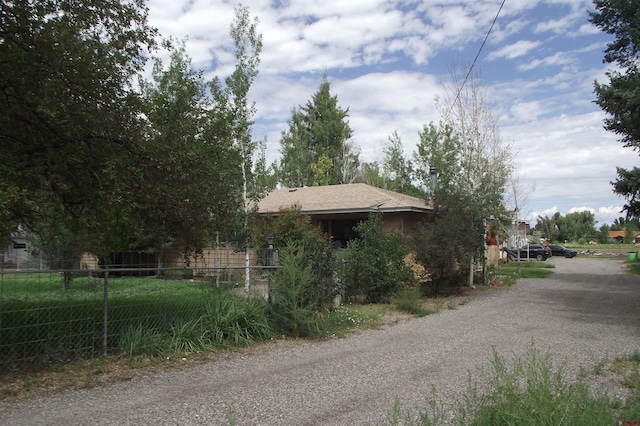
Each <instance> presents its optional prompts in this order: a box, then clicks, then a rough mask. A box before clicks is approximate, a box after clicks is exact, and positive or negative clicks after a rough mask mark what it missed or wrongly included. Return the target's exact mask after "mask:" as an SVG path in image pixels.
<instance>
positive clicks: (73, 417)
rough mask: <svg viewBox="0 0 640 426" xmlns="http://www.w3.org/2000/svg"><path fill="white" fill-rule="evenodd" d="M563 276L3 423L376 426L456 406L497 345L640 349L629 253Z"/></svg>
mask: <svg viewBox="0 0 640 426" xmlns="http://www.w3.org/2000/svg"><path fill="white" fill-rule="evenodd" d="M550 262H553V263H554V264H555V265H556V269H555V272H554V274H553V275H552V276H551V277H548V278H545V279H535V280H533V279H530V280H520V281H519V282H518V284H517V285H515V286H513V287H511V288H509V289H507V290H504V291H498V292H495V293H493V294H491V295H489V296H487V297H483V298H480V299H478V300H475V301H473V302H471V303H469V304H467V305H463V306H460V307H459V308H458V309H456V310H447V311H442V312H440V313H438V314H435V315H431V316H428V317H424V318H419V319H413V320H410V321H406V322H402V323H399V324H396V325H393V326H388V327H385V328H384V329H381V330H371V331H366V332H361V333H356V334H353V335H350V336H349V337H347V338H343V339H333V340H328V341H324V342H310V343H302V344H295V345H293V344H291V345H284V346H278V347H274V348H273V349H271V350H267V351H265V352H263V353H260V354H254V355H239V354H238V355H232V356H229V357H225V358H224V359H221V360H218V361H215V362H211V363H208V364H206V365H199V366H196V367H193V368H188V369H186V370H181V371H167V372H164V373H160V374H155V375H151V376H147V377H140V378H136V379H134V380H132V381H129V382H126V383H119V384H115V385H110V386H107V387H104V388H96V389H88V390H83V391H77V392H70V393H64V394H59V395H54V396H51V397H46V398H40V399H37V400H33V401H20V402H2V403H0V423H2V424H4V425H44V424H50V425H60V424H65V425H88V424H96V425H133V424H135V425H187V424H193V425H223V424H229V423H230V422H229V417H231V418H233V419H234V423H235V424H237V425H373V424H384V421H385V418H386V416H387V415H388V414H389V413H390V411H391V410H392V408H393V404H394V401H395V400H396V398H397V399H398V400H399V401H400V402H401V404H402V406H403V408H404V409H406V410H415V411H417V410H421V409H423V408H424V407H425V406H426V401H427V398H428V397H429V394H430V391H431V390H432V389H435V390H436V392H437V394H438V397H439V399H440V400H441V401H443V402H445V403H446V404H447V405H448V406H450V407H452V409H453V407H454V406H455V404H456V402H457V401H459V400H460V398H461V395H462V393H463V391H464V389H465V388H466V385H467V378H468V372H469V371H474V369H475V367H476V366H477V365H479V364H486V363H487V362H488V360H489V357H490V355H491V350H492V348H495V350H496V351H497V352H498V353H500V354H501V355H503V356H505V357H510V356H512V355H513V354H518V355H519V354H522V353H524V352H526V350H527V349H528V348H529V347H530V345H531V343H532V342H534V344H535V346H536V347H537V348H538V349H539V350H541V351H543V352H547V351H548V352H550V353H551V355H552V356H553V359H554V360H557V361H558V362H560V361H562V360H564V359H565V358H566V360H567V367H568V370H569V371H568V372H569V373H570V374H572V373H574V372H577V371H578V369H579V368H580V367H581V366H593V365H595V364H596V363H597V362H598V361H600V360H602V359H604V358H605V357H610V358H612V357H614V356H617V355H620V354H629V353H633V352H634V351H636V350H640V278H638V277H635V276H632V275H630V274H628V273H627V272H626V270H625V268H624V265H623V261H622V260H621V259H589V258H580V257H578V258H575V259H564V258H557V259H556V258H554V259H551V260H550Z"/></svg>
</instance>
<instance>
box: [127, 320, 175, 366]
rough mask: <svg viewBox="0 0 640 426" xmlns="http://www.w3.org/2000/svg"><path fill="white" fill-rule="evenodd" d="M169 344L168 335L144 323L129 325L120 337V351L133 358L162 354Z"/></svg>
mask: <svg viewBox="0 0 640 426" xmlns="http://www.w3.org/2000/svg"><path fill="white" fill-rule="evenodd" d="M167 346H168V341H167V338H166V336H163V335H162V334H161V333H160V332H158V331H157V330H154V329H147V328H144V327H143V325H142V324H138V325H131V326H129V327H128V328H127V329H126V330H125V331H124V332H123V333H122V334H121V335H120V338H119V339H118V353H120V354H122V355H124V356H126V357H128V358H133V357H135V356H138V355H160V354H162V352H163V351H164V350H166V348H167Z"/></svg>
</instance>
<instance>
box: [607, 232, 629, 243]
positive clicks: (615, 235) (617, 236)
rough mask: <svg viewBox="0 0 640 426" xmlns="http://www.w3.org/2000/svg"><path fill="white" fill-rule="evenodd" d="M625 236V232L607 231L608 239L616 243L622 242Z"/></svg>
mask: <svg viewBox="0 0 640 426" xmlns="http://www.w3.org/2000/svg"><path fill="white" fill-rule="evenodd" d="M626 236H627V231H609V239H611V240H615V242H617V243H621V242H623V241H624V239H625V237H626Z"/></svg>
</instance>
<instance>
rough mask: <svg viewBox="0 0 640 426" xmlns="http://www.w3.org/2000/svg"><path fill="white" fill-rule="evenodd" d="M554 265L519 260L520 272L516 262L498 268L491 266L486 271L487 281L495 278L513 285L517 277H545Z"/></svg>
mask: <svg viewBox="0 0 640 426" xmlns="http://www.w3.org/2000/svg"><path fill="white" fill-rule="evenodd" d="M553 268H555V266H554V265H553V264H552V263H546V262H521V263H520V272H518V264H517V263H516V262H509V263H507V264H505V265H501V266H500V268H499V269H498V268H491V269H490V270H489V272H488V277H489V281H491V280H492V279H495V280H496V281H497V282H498V283H500V284H506V285H513V284H515V283H516V281H517V280H518V279H519V278H545V277H547V276H549V275H551V274H552V273H553Z"/></svg>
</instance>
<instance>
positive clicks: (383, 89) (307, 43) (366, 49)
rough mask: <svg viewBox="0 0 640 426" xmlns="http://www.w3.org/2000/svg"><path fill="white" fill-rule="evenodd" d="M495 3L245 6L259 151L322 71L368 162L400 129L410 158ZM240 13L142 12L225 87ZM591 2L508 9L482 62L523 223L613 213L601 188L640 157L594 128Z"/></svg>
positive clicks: (175, 2) (163, 2)
mask: <svg viewBox="0 0 640 426" xmlns="http://www.w3.org/2000/svg"><path fill="white" fill-rule="evenodd" d="M501 3H502V0H491V1H489V0H459V1H453V0H451V1H449V0H424V1H412V0H404V1H403V0H397V1H394V0H387V1H384V0H348V1H347V0H329V1H323V2H313V1H302V0H245V1H244V2H243V3H242V4H243V5H244V6H247V7H248V8H249V10H250V13H251V15H252V16H255V17H257V18H258V19H259V21H260V23H259V26H258V31H259V32H260V33H261V34H262V36H263V51H262V54H261V66H260V73H259V75H258V76H257V78H256V80H255V82H254V85H253V87H252V90H251V92H250V97H251V99H252V100H253V101H255V103H256V107H257V114H256V116H255V119H256V125H255V126H254V139H256V140H258V139H263V138H264V137H266V138H267V147H268V148H267V156H268V158H269V159H270V160H271V161H274V160H277V159H278V158H279V155H280V154H279V148H280V145H279V140H280V133H281V132H282V131H283V130H286V129H287V120H288V119H289V118H290V116H291V109H292V108H294V107H297V106H299V105H304V104H305V103H306V102H307V101H308V100H310V99H311V96H312V95H313V93H314V92H315V91H316V90H317V89H318V86H319V84H320V81H321V77H322V75H323V73H325V72H326V73H327V74H328V77H329V80H330V82H331V91H332V93H333V94H335V95H337V96H338V102H339V104H340V106H341V107H343V108H349V113H350V116H349V123H350V125H351V127H352V129H353V130H354V136H353V141H354V142H355V143H356V144H357V145H358V146H359V147H360V148H361V159H362V160H364V161H374V160H378V161H379V160H382V147H383V146H384V144H385V143H386V141H387V140H388V138H389V136H390V135H391V134H392V133H393V132H394V131H397V133H398V134H399V136H400V137H401V139H402V141H403V145H404V149H405V154H407V156H410V155H411V153H412V152H413V151H414V150H415V147H416V144H417V142H418V132H419V131H420V130H421V129H422V127H423V126H424V125H425V124H428V123H429V122H431V121H436V122H437V121H438V120H439V118H440V117H439V114H438V109H437V107H436V103H435V101H434V99H436V97H440V98H442V97H443V95H444V94H445V86H446V85H447V84H448V83H449V82H450V80H451V78H450V69H451V65H452V64H459V65H464V64H470V63H471V62H472V61H473V59H474V57H475V56H476V54H477V52H478V49H479V48H480V46H481V44H482V41H483V40H484V38H485V36H486V34H487V31H488V29H489V27H490V26H491V23H492V21H493V20H494V18H495V16H496V14H497V13H498V10H499V9H500V5H501ZM237 4H238V3H236V2H232V1H225V0H188V1H187V0H149V1H148V3H147V5H148V7H149V15H150V23H151V24H152V25H153V26H155V27H157V28H158V29H159V30H160V33H161V34H162V35H163V36H165V37H168V36H172V37H175V38H178V39H183V38H185V37H188V40H187V43H186V46H187V53H188V54H189V56H191V58H192V64H193V66H194V67H196V68H198V69H202V70H205V73H206V75H207V76H213V75H217V76H220V77H221V78H224V77H225V76H226V75H228V73H229V72H230V71H231V69H232V68H233V66H234V65H235V64H234V58H233V54H232V42H231V39H230V37H229V26H230V24H231V22H232V20H233V8H234V7H235V6H236V5H237ZM587 10H593V5H592V2H591V1H587V0H506V1H505V3H504V6H503V8H502V10H501V12H500V15H499V16H498V19H497V21H496V24H495V26H494V28H493V31H492V33H491V35H490V36H489V38H488V40H487V43H486V45H485V46H484V49H483V50H482V53H481V54H480V56H479V58H478V62H477V65H476V66H477V70H478V71H479V72H480V73H481V74H482V76H483V77H484V81H485V84H486V90H487V94H488V95H489V98H490V101H491V103H492V107H493V110H494V113H495V114H497V115H499V117H500V121H499V126H500V134H501V137H502V140H503V142H504V143H505V144H508V145H509V146H511V147H512V149H513V152H514V155H515V159H516V160H515V163H516V168H517V174H518V175H519V180H520V184H521V187H522V190H521V193H522V194H523V195H524V197H523V198H525V200H524V205H522V208H521V211H522V212H523V215H524V216H525V218H526V219H528V220H530V221H531V222H533V223H535V219H536V218H537V217H538V215H542V216H545V215H549V216H550V215H552V214H553V213H555V212H560V213H562V214H563V215H566V214H568V213H571V212H573V211H579V210H590V211H592V212H593V213H594V214H595V216H596V220H597V221H598V225H597V226H598V227H599V226H600V225H602V224H604V223H611V222H612V221H613V220H614V219H615V218H617V217H619V216H620V215H621V214H620V213H619V212H620V209H621V206H622V205H623V204H624V200H623V199H621V198H619V197H617V196H615V195H614V194H613V192H612V190H611V185H610V182H611V181H612V180H614V179H615V177H616V173H615V168H616V166H622V167H633V166H634V165H635V164H637V162H638V157H637V153H635V152H633V151H632V150H630V149H627V148H623V147H622V144H620V143H619V142H617V138H616V136H615V135H613V134H610V133H608V132H605V131H604V129H603V128H602V120H603V119H604V117H605V115H604V113H603V112H602V111H601V110H600V109H599V107H598V106H597V105H595V104H594V103H593V99H594V95H593V81H594V80H596V79H597V80H599V81H602V82H606V78H605V72H606V70H607V68H608V65H607V64H603V63H602V57H603V53H602V51H603V50H604V49H605V46H606V43H607V42H609V41H610V40H611V36H608V35H606V34H603V33H601V32H599V31H598V30H597V29H596V28H595V27H594V26H592V25H591V24H590V23H589V22H588V14H587Z"/></svg>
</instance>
